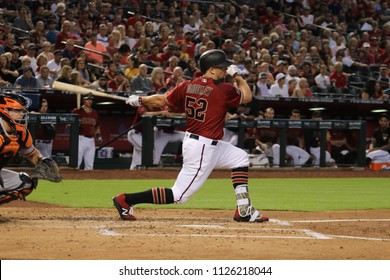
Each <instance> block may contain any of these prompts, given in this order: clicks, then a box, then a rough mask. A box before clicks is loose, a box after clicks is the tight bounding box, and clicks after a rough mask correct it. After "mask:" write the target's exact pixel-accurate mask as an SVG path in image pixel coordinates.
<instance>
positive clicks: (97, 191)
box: [28, 178, 390, 211]
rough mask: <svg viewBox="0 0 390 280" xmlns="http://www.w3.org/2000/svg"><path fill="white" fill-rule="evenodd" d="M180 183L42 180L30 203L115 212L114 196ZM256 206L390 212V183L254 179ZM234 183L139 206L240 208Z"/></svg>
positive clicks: (215, 182)
mask: <svg viewBox="0 0 390 280" xmlns="http://www.w3.org/2000/svg"><path fill="white" fill-rule="evenodd" d="M173 183H174V180H64V181H63V182H61V183H59V184H54V183H50V182H46V181H40V183H39V186H38V189H37V190H36V191H34V192H33V193H32V194H31V195H30V196H29V197H28V200H31V201H38V202H45V203H50V204H57V205H64V206H68V207H75V208H106V207H112V200H111V198H112V196H114V195H116V194H119V193H122V192H127V193H131V192H139V191H144V190H147V189H150V188H152V187H170V186H172V184H173ZM249 185H250V187H249V188H250V196H251V200H252V202H253V205H254V206H255V207H257V208H259V209H262V210H290V211H332V210H348V209H350V210H359V209H390V184H389V180H388V179H386V178H345V179H344V178H342V179H340V178H325V179H318V178H316V179H250V183H249ZM235 205H236V204H235V196H234V191H233V187H232V186H231V182H230V180H228V179H209V180H207V181H206V184H205V185H204V186H203V187H202V188H201V190H200V191H199V192H198V193H196V194H195V196H193V197H192V198H191V199H190V201H188V202H187V203H185V204H182V205H158V206H155V205H148V204H145V205H138V206H137V207H139V208H153V207H157V208H188V209H191V208H193V209H195V208H197V209H234V208H235Z"/></svg>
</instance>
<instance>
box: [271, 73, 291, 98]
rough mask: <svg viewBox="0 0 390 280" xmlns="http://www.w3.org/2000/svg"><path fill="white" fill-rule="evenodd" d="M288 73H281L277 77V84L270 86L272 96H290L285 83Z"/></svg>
mask: <svg viewBox="0 0 390 280" xmlns="http://www.w3.org/2000/svg"><path fill="white" fill-rule="evenodd" d="M285 79H286V75H285V74H283V73H279V74H278V75H276V77H275V80H276V81H275V84H273V85H272V86H271V88H270V96H272V97H289V95H288V87H287V85H286V84H285Z"/></svg>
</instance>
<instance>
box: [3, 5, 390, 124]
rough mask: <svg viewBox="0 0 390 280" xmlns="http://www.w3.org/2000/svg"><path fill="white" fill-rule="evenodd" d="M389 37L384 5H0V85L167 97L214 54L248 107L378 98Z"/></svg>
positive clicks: (384, 92)
mask: <svg viewBox="0 0 390 280" xmlns="http://www.w3.org/2000/svg"><path fill="white" fill-rule="evenodd" d="M389 39H390V7H389V3H388V1H384V0H382V1H368V0H344V1H343V0H333V1H332V0H331V1H316V0H306V1H305V0H282V1H272V0H268V1H266V0H264V1H261V0H260V1H249V0H247V1H215V0H214V1H207V0H205V1H185V0H182V1H172V0H166V1H159V0H157V1H141V0H129V1H125V0H112V1H101V0H98V1H85V0H79V1H74V0H70V1H62V0H55V1H43V0H37V1H24V0H14V1H13V0H10V1H0V65H1V68H0V87H16V88H29V89H37V88H38V89H50V88H51V87H52V84H53V81H56V80H57V81H61V82H66V83H71V84H75V85H80V86H83V87H87V88H92V89H95V90H100V91H104V92H134V91H137V92H143V93H145V94H149V93H152V92H165V91H167V90H169V89H171V88H173V87H175V86H176V85H177V84H178V83H180V82H181V81H183V80H185V79H192V78H194V77H198V76H199V75H201V72H200V70H199V69H198V60H199V57H200V55H201V54H202V53H203V52H205V51H206V50H209V49H214V48H218V49H222V50H224V51H225V53H226V54H227V56H228V57H229V59H231V60H233V61H234V63H235V64H236V65H239V67H240V68H241V70H242V73H243V75H244V76H245V78H246V80H247V82H248V84H249V85H250V87H251V88H252V91H253V96H254V99H255V100H256V98H258V97H278V96H280V97H297V98H311V97H313V96H317V97H318V96H319V97H323V96H324V97H326V96H340V97H343V96H344V97H346V98H361V99H365V100H388V96H389V94H390V90H389V85H390V75H389V64H390V41H389ZM255 117H258V116H255Z"/></svg>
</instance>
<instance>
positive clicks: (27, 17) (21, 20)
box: [13, 5, 34, 37]
mask: <svg viewBox="0 0 390 280" xmlns="http://www.w3.org/2000/svg"><path fill="white" fill-rule="evenodd" d="M13 26H14V27H15V28H17V29H16V30H15V33H16V35H17V36H19V37H20V36H24V35H25V34H24V32H23V31H27V32H29V31H30V30H32V29H34V24H33V22H32V18H31V13H30V9H29V8H28V7H27V6H25V5H20V6H19V8H18V14H17V16H16V18H15V19H14V22H13ZM19 30H23V31H19Z"/></svg>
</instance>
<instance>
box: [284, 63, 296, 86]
mask: <svg viewBox="0 0 390 280" xmlns="http://www.w3.org/2000/svg"><path fill="white" fill-rule="evenodd" d="M292 79H295V80H296V81H297V84H298V82H299V77H298V74H297V67H295V66H294V65H290V66H289V67H288V68H287V76H286V81H285V84H286V85H288V82H289V81H290V80H292Z"/></svg>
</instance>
